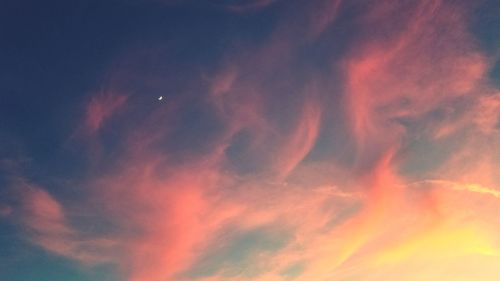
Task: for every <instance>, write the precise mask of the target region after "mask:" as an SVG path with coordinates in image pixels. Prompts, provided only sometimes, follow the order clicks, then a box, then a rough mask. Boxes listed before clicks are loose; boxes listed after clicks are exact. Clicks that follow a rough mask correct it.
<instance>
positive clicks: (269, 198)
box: [14, 0, 500, 281]
mask: <svg viewBox="0 0 500 281" xmlns="http://www.w3.org/2000/svg"><path fill="white" fill-rule="evenodd" d="M238 3H240V4H241V3H243V4H241V5H240V4H235V5H236V6H233V7H236V8H233V9H237V10H247V9H256V8H262V7H265V6H268V5H271V4H273V3H274V1H254V2H238ZM245 3H247V4H245ZM361 4H362V5H361ZM290 5H292V6H291V7H294V8H293V9H292V8H286V7H288V6H286V3H285V2H283V3H282V5H281V4H280V5H277V4H276V8H277V9H278V8H279V9H283V10H280V11H282V14H280V15H281V17H280V18H279V19H278V20H277V23H276V25H275V26H274V29H273V30H272V31H271V32H270V34H269V37H266V38H265V40H263V41H264V42H261V43H259V44H255V45H252V44H248V45H247V44H242V45H238V44H235V46H236V47H234V50H228V51H227V52H226V53H224V54H223V55H220V57H215V58H214V59H215V60H216V61H217V63H216V64H214V65H209V66H206V67H205V68H204V70H203V71H199V69H193V67H192V64H189V63H187V64H186V65H187V66H186V65H184V64H182V65H180V66H179V65H176V64H175V63H172V65H168V66H166V67H165V68H157V67H151V65H150V64H151V61H161V60H160V58H161V59H165V57H167V58H169V59H172V58H174V57H175V55H165V54H164V53H169V51H170V49H168V50H166V51H162V50H160V51H158V50H155V51H151V50H142V51H136V50H135V51H130V53H127V55H125V56H123V57H121V59H123V60H124V61H126V62H127V63H126V64H123V65H125V66H127V67H122V65H120V67H116V69H114V68H112V69H111V70H110V72H112V73H113V74H114V75H113V83H111V86H110V87H109V89H107V90H106V91H105V92H103V93H98V94H97V95H95V96H92V97H90V98H89V100H90V102H89V103H88V104H87V107H86V111H85V112H86V115H85V117H84V118H83V120H81V125H80V126H81V127H82V128H84V130H85V132H86V133H87V134H88V135H91V136H96V135H97V134H99V133H100V132H101V131H102V130H103V129H104V128H106V124H108V122H110V121H111V120H113V122H114V123H116V124H117V126H115V127H113V134H110V135H107V136H106V138H104V137H103V138H93V139H95V141H96V142H99V145H100V146H101V147H102V148H101V149H102V150H104V151H108V152H109V153H103V155H102V156H101V157H99V158H98V159H96V161H95V162H94V163H92V165H91V167H88V170H89V171H90V172H89V171H87V170H85V171H82V174H83V175H85V176H82V178H79V179H75V182H77V184H78V185H79V186H83V187H84V188H85V191H84V193H85V196H86V197H85V198H84V199H82V200H81V201H79V202H78V203H79V204H75V205H79V206H74V207H73V208H71V206H72V204H71V202H68V203H66V202H65V201H63V200H57V199H56V196H55V193H54V194H52V193H49V192H48V191H49V190H51V189H50V187H39V186H36V185H35V184H23V186H24V187H22V188H20V190H22V192H21V198H22V200H21V202H22V204H21V206H22V208H21V209H22V213H21V215H20V217H19V222H20V224H21V226H22V228H23V230H24V231H25V234H26V235H27V237H28V238H29V240H30V241H32V242H33V243H34V244H36V245H38V246H40V247H42V248H44V249H46V250H47V251H49V252H52V253H55V254H58V255H61V256H64V257H67V258H70V259H73V260H77V261H80V262H83V263H91V264H99V263H111V264H113V265H114V266H116V268H118V269H119V270H120V272H121V273H122V274H123V275H124V276H125V278H126V280H130V281H160V280H162V281H163V280H207V281H208V280H211V281H217V280H228V278H229V279H231V280H265V281H269V280H284V279H287V278H289V279H292V278H293V280H299V281H302V280H304V281H310V280H316V281H323V280H324V281H326V280H344V279H349V280H351V279H352V280H387V279H390V278H393V276H403V277H402V278H406V279H404V280H442V279H443V278H446V277H445V276H449V275H450V274H455V273H454V272H460V270H461V269H462V268H465V267H466V268H467V272H466V275H464V276H471V274H470V272H474V271H476V272H479V273H481V274H483V275H480V276H481V278H482V280H496V279H494V278H496V276H498V275H497V273H498V268H497V267H494V266H493V264H495V262H497V261H498V255H499V251H500V241H499V240H498V235H496V234H498V232H499V231H500V221H499V220H498V219H497V218H495V217H494V215H492V214H495V213H497V212H498V207H497V206H498V190H499V189H500V185H499V184H500V179H499V178H498V172H497V169H496V167H498V164H499V163H500V162H499V161H500V156H499V155H498V152H497V151H498V149H497V147H498V145H499V143H498V140H499V138H498V133H499V132H498V108H499V106H498V91H497V90H496V89H495V88H494V86H492V85H490V82H489V81H488V80H487V78H486V76H487V73H488V69H489V67H490V66H489V63H488V56H487V54H485V53H484V52H483V51H481V49H480V48H479V46H478V45H477V44H476V42H475V40H474V38H473V36H472V35H471V34H470V33H469V29H468V26H467V18H468V17H467V10H466V9H465V8H464V7H462V6H461V5H456V4H454V3H451V2H448V1H439V0H426V1H418V2H416V1H399V2H394V1H366V2H365V1H362V2H359V3H352V2H349V3H348V2H346V1H342V2H341V1H326V0H325V1H322V0H320V1H296V2H293V3H292V4H290ZM282 6H283V7H282ZM297 7H298V8H297ZM342 13H346V14H342ZM347 17H348V18H349V19H346V18H347ZM339 30H349V33H351V31H350V30H352V34H345V33H343V32H339ZM332 37H333V39H332ZM338 42H344V43H343V44H345V46H339V45H341V44H340V43H338ZM181 45H182V44H181ZM184 47H185V46H181V47H179V49H183V48H184ZM172 48H173V49H175V48H174V47H172ZM160 49H161V48H160ZM317 52H319V53H317ZM189 59H191V58H186V60H189ZM165 61H168V60H167V59H165ZM172 61H174V60H173V59H172ZM144 69H148V71H144ZM131 85H133V86H131ZM167 90H168V92H169V93H170V92H175V93H181V94H171V95H169V96H167V95H166V100H165V101H166V102H162V103H161V104H157V103H150V104H148V103H147V102H144V100H147V99H148V97H147V95H144V93H145V92H149V91H162V92H167ZM116 93H126V94H123V95H118V94H116ZM132 101H133V102H132ZM155 102H156V101H155ZM125 106H127V112H126V113H127V114H120V118H118V116H117V114H118V113H119V112H120V111H121V110H123V109H124V107H125ZM114 117H116V118H114ZM448 144H453V147H454V148H456V149H453V150H451V149H450V151H449V152H448V151H446V153H445V152H443V153H442V154H443V155H441V156H440V157H441V158H442V159H439V161H436V162H438V163H436V164H435V169H431V171H429V170H426V169H422V171H420V170H419V171H416V169H414V170H415V171H413V172H414V173H413V174H412V173H409V172H408V171H405V169H403V168H404V167H406V166H408V167H410V168H411V166H412V165H416V164H415V163H416V162H418V161H419V160H418V159H416V160H415V159H409V158H415V157H414V155H412V154H410V153H408V151H411V150H412V147H413V146H416V145H420V146H421V147H423V148H422V154H423V157H424V158H429V157H430V158H432V157H434V155H433V151H435V150H438V149H439V148H440V147H442V146H446V145H448ZM436 147H437V148H436ZM83 153H85V152H83ZM346 155H347V156H346ZM416 158H418V157H416ZM412 161H414V162H412ZM408 162H410V164H408ZM417 164H418V163H417ZM405 165H406V166H405ZM410 170H411V169H410ZM84 172H85V173H84ZM443 187H446V188H443ZM68 201H71V200H70V199H68ZM62 202H64V203H62ZM73 203H74V202H73ZM81 210H85V211H81ZM14 211H15V210H14ZM80 212H83V213H84V214H85V215H87V216H88V217H87V219H88V220H90V221H92V222H93V223H95V224H98V223H103V224H105V227H102V229H99V231H97V230H86V229H85V227H84V225H85V223H84V222H82V221H81V217H82V216H83V215H82V213H80ZM14 213H15V212H14ZM474 259H477V260H480V261H482V263H478V262H474ZM441 266H442V267H441ZM464 266H465V267H464ZM441 268H444V269H441ZM410 273H411V274H415V275H412V276H409V275H411V274H410ZM406 276H408V277H406ZM493 276H494V277H493ZM417 277H418V278H423V279H418V278H417ZM456 277H457V278H461V277H460V275H459V274H458V273H457V275H456ZM412 278H413V279H412ZM457 280H458V279H457Z"/></svg>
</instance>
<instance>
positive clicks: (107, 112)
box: [84, 93, 127, 135]
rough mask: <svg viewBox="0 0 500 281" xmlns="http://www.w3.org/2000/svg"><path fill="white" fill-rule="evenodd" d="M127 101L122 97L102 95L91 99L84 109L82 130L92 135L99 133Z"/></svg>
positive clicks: (108, 94) (110, 94)
mask: <svg viewBox="0 0 500 281" xmlns="http://www.w3.org/2000/svg"><path fill="white" fill-rule="evenodd" d="M126 101H127V97H126V96H123V95H115V94H112V93H104V94H100V95H97V96H94V97H92V99H91V100H90V101H89V103H88V104H87V107H86V112H85V122H84V130H85V132H86V133H88V134H90V135H93V134H96V133H98V132H99V130H100V129H101V128H102V127H103V126H104V124H105V123H106V122H107V121H108V120H109V119H110V118H111V117H112V116H113V114H115V113H116V112H117V111H118V110H119V109H120V108H121V107H122V106H123V105H124V104H125V102H126Z"/></svg>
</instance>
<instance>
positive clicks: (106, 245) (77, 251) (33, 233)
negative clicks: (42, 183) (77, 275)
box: [11, 181, 113, 265]
mask: <svg viewBox="0 0 500 281" xmlns="http://www.w3.org/2000/svg"><path fill="white" fill-rule="evenodd" d="M13 188H14V190H15V192H16V193H17V197H18V198H19V201H20V206H19V208H17V209H14V211H11V213H13V215H14V216H15V217H16V218H17V219H18V221H19V224H20V226H21V228H22V229H23V232H25V233H26V235H27V237H28V239H29V240H30V241H32V242H33V243H34V244H36V245H38V246H39V247H41V248H43V249H45V250H47V251H49V252H51V253H54V254H56V255H60V256H63V257H67V258H70V259H74V260H77V261H79V262H82V263H84V264H87V265H95V264H100V263H106V262H109V258H110V257H109V256H108V254H111V253H106V252H105V251H107V250H109V249H111V248H113V241H111V240H108V239H105V238H96V239H94V238H88V237H85V236H84V235H83V233H80V232H79V231H78V230H77V229H75V228H74V227H73V226H72V225H71V223H70V220H69V219H68V218H67V216H66V210H65V209H64V207H63V206H62V205H61V204H60V203H59V202H58V201H57V200H56V199H55V198H53V197H52V196H51V195H50V194H49V193H48V192H47V191H45V190H44V189H42V188H40V187H38V186H35V185H32V184H28V183H25V182H23V181H20V182H18V184H15V185H14V186H13Z"/></svg>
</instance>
